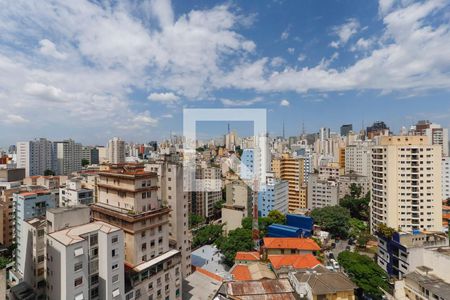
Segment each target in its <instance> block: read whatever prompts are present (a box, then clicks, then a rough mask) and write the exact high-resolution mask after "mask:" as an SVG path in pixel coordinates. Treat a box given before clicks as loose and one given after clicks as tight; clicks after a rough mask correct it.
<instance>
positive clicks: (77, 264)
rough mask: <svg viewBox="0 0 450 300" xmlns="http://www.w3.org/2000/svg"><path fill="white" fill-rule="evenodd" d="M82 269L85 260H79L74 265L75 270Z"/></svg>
mask: <svg viewBox="0 0 450 300" xmlns="http://www.w3.org/2000/svg"><path fill="white" fill-rule="evenodd" d="M81 269H83V262H77V263H75V265H74V266H73V270H74V271H75V272H77V271H79V270H81Z"/></svg>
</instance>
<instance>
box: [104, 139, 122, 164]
mask: <svg viewBox="0 0 450 300" xmlns="http://www.w3.org/2000/svg"><path fill="white" fill-rule="evenodd" d="M108 161H109V163H111V164H120V163H124V162H125V142H124V141H122V140H121V139H119V138H117V137H115V138H113V139H111V140H109V142H108Z"/></svg>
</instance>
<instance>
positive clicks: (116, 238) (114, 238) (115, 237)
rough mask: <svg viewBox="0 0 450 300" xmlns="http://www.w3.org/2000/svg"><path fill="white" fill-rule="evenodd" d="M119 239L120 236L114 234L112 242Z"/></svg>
mask: <svg viewBox="0 0 450 300" xmlns="http://www.w3.org/2000/svg"><path fill="white" fill-rule="evenodd" d="M118 241H119V236H117V235H115V236H113V237H112V239H111V242H112V243H113V244H115V243H117V242H118Z"/></svg>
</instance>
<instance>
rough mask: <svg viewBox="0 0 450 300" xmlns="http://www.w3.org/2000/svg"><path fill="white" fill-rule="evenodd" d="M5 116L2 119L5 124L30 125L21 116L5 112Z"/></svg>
mask: <svg viewBox="0 0 450 300" xmlns="http://www.w3.org/2000/svg"><path fill="white" fill-rule="evenodd" d="M4 114H5V116H4V117H3V118H2V119H3V120H2V121H3V122H4V123H6V124H10V125H19V124H24V123H28V122H29V120H27V119H25V118H24V117H22V116H20V115H16V114H11V113H8V112H4Z"/></svg>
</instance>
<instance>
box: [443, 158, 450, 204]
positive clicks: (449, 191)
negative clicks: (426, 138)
mask: <svg viewBox="0 0 450 300" xmlns="http://www.w3.org/2000/svg"><path fill="white" fill-rule="evenodd" d="M445 199H450V157H448V156H447V157H443V158H442V200H445Z"/></svg>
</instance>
